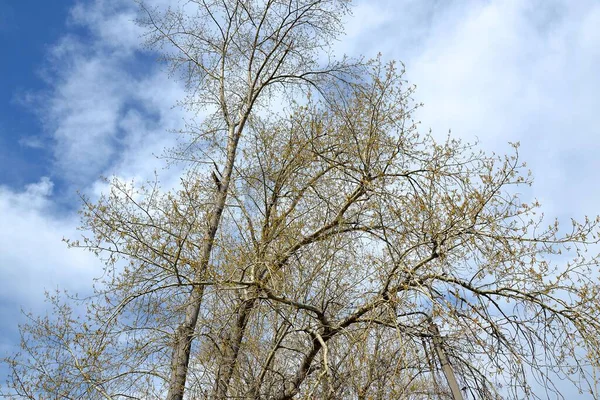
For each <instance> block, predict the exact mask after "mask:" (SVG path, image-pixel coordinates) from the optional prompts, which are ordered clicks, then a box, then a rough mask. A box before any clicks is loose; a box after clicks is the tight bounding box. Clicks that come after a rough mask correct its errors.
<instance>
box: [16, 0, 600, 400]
mask: <svg viewBox="0 0 600 400" xmlns="http://www.w3.org/2000/svg"><path fill="white" fill-rule="evenodd" d="M348 7H349V5H348V2H347V1H342V0H285V1H284V0H260V1H259V0H218V1H206V0H196V1H186V2H184V3H182V5H181V7H180V8H169V9H166V10H160V9H152V8H149V7H146V6H144V5H143V4H142V5H141V8H140V10H141V11H140V12H141V19H140V22H141V23H142V24H144V25H145V26H146V27H147V29H148V31H147V32H148V33H147V39H148V43H149V44H150V45H152V46H156V47H158V48H161V49H162V52H163V54H164V60H165V61H166V62H167V63H168V65H170V66H171V67H172V68H173V70H174V71H176V72H178V73H180V74H181V75H180V76H181V77H182V78H183V79H185V82H186V84H187V87H188V89H189V97H188V98H186V99H183V100H182V102H183V104H184V106H187V107H190V108H191V109H194V110H204V112H205V113H206V114H207V116H206V117H205V118H203V120H202V122H201V123H199V124H195V125H194V124H190V126H188V127H187V128H186V129H185V130H186V132H187V135H186V136H184V137H185V138H186V139H185V140H184V142H182V146H181V147H180V148H177V149H173V150H172V152H171V153H170V154H171V155H172V157H173V158H174V159H176V160H178V161H180V162H183V163H185V165H187V166H188V168H187V170H186V173H185V174H184V175H183V176H182V177H181V184H180V186H179V187H178V188H177V189H175V190H163V189H162V188H161V186H160V182H159V180H158V178H157V179H156V180H155V181H151V182H145V183H143V184H139V183H127V182H123V181H121V180H118V179H114V180H111V181H110V191H109V192H108V193H106V194H105V195H104V196H102V197H101V198H99V199H88V198H85V197H84V198H83V205H82V210H81V218H82V229H83V237H82V238H80V239H77V238H74V239H73V240H69V241H68V244H69V245H70V246H73V247H81V248H85V249H88V250H90V251H92V252H94V253H96V254H97V255H98V257H100V258H102V259H103V261H104V262H105V270H104V273H103V274H102V277H101V278H100V279H99V281H98V282H97V283H96V286H95V295H94V296H92V297H90V298H86V299H70V300H67V301H65V299H64V297H63V296H61V295H55V296H51V297H50V301H51V304H52V305H53V307H54V308H53V309H54V313H53V314H51V315H50V316H46V317H36V316H31V318H30V322H29V323H28V324H27V325H24V326H23V327H22V335H23V342H22V347H23V353H22V354H20V355H16V356H14V357H13V358H11V359H10V360H8V361H9V363H10V366H11V368H12V375H11V380H10V381H9V389H8V390H10V391H7V392H6V394H7V395H8V397H11V398H29V399H46V398H87V399H96V398H98V399H121V398H139V399H149V398H164V397H166V398H168V399H169V400H174V399H183V398H190V399H192V398H212V399H226V398H244V399H246V398H248V399H267V398H268V399H292V398H297V399H309V398H322V399H339V398H348V399H421V398H439V399H442V398H451V399H458V398H477V399H479V398H484V399H498V398H514V399H520V398H537V397H540V393H539V392H536V391H535V390H533V389H534V388H533V386H535V385H541V386H542V387H544V388H545V389H546V390H548V391H553V392H556V393H560V391H561V386H560V385H563V383H561V384H560V385H559V384H557V378H560V379H564V380H566V381H570V382H571V383H572V384H574V385H576V386H577V387H579V388H580V389H581V390H583V391H587V392H589V393H592V395H593V396H594V397H595V398H596V397H598V396H599V394H598V392H597V389H596V380H595V373H597V371H598V367H599V362H600V343H599V341H600V296H599V289H600V282H599V280H598V255H596V254H593V253H592V252H590V253H588V252H587V250H588V248H590V249H592V250H593V245H594V244H597V242H598V236H597V235H598V227H599V223H600V219H599V218H594V219H588V218H584V219H583V220H582V221H580V222H577V221H575V220H572V221H571V225H570V226H569V228H568V229H564V228H563V227H562V226H560V225H559V223H558V221H552V222H551V223H549V222H548V219H547V218H544V216H543V215H542V214H540V213H539V212H538V211H539V209H540V207H541V206H540V204H539V203H537V201H530V202H525V199H523V196H522V195H520V194H519V193H520V189H519V188H520V187H522V186H529V185H531V183H532V179H531V176H530V174H529V173H528V171H527V170H526V169H525V168H524V167H525V166H524V164H523V163H522V162H521V161H520V160H519V154H518V147H519V146H518V144H514V145H513V152H512V153H511V154H508V155H506V156H497V155H488V154H486V153H484V152H482V151H480V150H478V148H477V145H476V144H468V143H463V142H462V141H460V140H458V139H456V138H453V137H451V136H448V137H447V139H445V140H442V141H439V140H436V139H435V138H434V137H433V135H432V134H431V133H423V132H421V131H420V129H419V126H418V124H417V123H416V122H415V121H414V120H413V113H414V111H415V109H416V108H417V107H418V106H419V104H418V103H416V102H415V101H414V99H413V95H414V87H412V86H410V85H409V84H408V83H407V82H406V81H405V79H404V77H403V74H404V70H403V66H402V65H399V64H397V63H384V62H382V61H381V59H375V60H351V59H346V58H343V59H341V60H337V61H336V59H335V58H333V56H331V55H330V54H329V52H328V49H329V44H330V43H331V41H332V40H333V39H335V37H336V35H337V34H338V33H339V32H340V31H341V29H342V26H341V18H342V16H343V15H344V13H346V12H347V11H348ZM276 106H277V107H276ZM465 114H466V115H465V118H468V113H467V111H465ZM82 305H83V306H85V307H84V308H85V312H81V306H82Z"/></svg>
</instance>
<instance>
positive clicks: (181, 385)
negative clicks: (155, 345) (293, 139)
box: [167, 121, 245, 400]
mask: <svg viewBox="0 0 600 400" xmlns="http://www.w3.org/2000/svg"><path fill="white" fill-rule="evenodd" d="M244 122H245V121H244ZM243 126H244V124H243V123H240V124H239V125H238V128H237V130H236V129H235V126H233V125H232V126H231V127H230V128H229V130H228V135H227V136H228V143H227V160H226V162H225V168H224V169H223V180H222V181H221V182H220V184H217V191H216V193H215V204H214V206H213V209H212V211H211V213H210V214H209V216H208V218H209V225H208V229H207V231H206V234H205V236H204V243H203V246H202V254H201V258H200V263H199V266H198V269H197V270H196V273H195V276H194V281H195V283H200V282H201V281H202V280H203V279H204V276H205V273H206V269H207V267H208V263H209V260H210V255H211V252H212V248H213V244H214V240H215V236H216V234H217V230H218V228H219V223H220V221H221V215H222V214H223V210H224V208H225V201H226V200H227V193H228V190H229V182H230V181H231V174H232V172H233V165H234V162H235V156H236V150H237V145H238V142H239V139H240V135H241V132H242V129H243ZM203 295H204V287H203V286H201V285H200V284H198V285H197V286H194V288H193V289H192V292H191V294H190V297H189V298H188V301H187V302H186V306H185V317H184V320H183V322H182V323H181V325H180V326H179V327H178V328H177V330H176V331H175V343H174V346H173V347H174V348H173V356H172V359H171V377H170V379H169V392H168V394H167V400H183V393H184V391H185V382H186V380H187V372H188V365H189V361H190V354H191V349H192V342H193V340H194V334H195V332H196V323H197V322H198V314H199V313H200V307H201V306H202V297H203Z"/></svg>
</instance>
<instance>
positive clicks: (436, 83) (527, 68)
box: [0, 0, 600, 353]
mask: <svg viewBox="0 0 600 400" xmlns="http://www.w3.org/2000/svg"><path fill="white" fill-rule="evenodd" d="M166 1H167V0H152V1H150V3H165V2H166ZM134 18H135V8H134V4H133V1H131V0H80V1H70V0H60V1H42V0H0V46H1V49H2V53H1V54H2V62H0V77H2V78H0V276H1V278H0V321H2V323H1V324H0V353H3V352H7V351H10V350H11V349H13V348H14V346H15V345H16V344H17V343H18V339H17V331H16V323H17V322H18V321H21V320H22V317H21V316H20V309H21V308H24V309H25V310H34V311H40V310H43V291H44V289H53V288H56V287H61V288H65V289H70V290H74V291H86V290H88V289H89V287H90V284H91V279H92V277H94V276H98V275H100V273H101V270H100V264H99V262H98V261H97V260H95V259H94V258H93V257H92V256H91V255H89V254H87V253H82V252H80V251H77V250H67V249H66V248H65V246H64V244H63V243H61V239H62V238H63V237H75V236H77V231H76V227H77V224H78V217H77V215H76V209H77V206H78V203H77V196H76V195H75V192H76V190H80V191H81V192H83V193H87V194H90V195H92V196H94V195H97V194H98V193H101V192H102V190H104V188H105V186H104V184H103V183H102V182H101V180H100V179H99V177H100V176H101V175H104V176H110V175H112V174H116V175H118V176H120V177H122V178H125V179H137V180H144V179H147V178H151V177H152V175H153V174H154V171H155V170H157V171H158V173H159V175H160V178H161V180H162V181H163V183H164V185H165V186H167V187H168V186H170V185H171V184H174V183H173V182H176V181H177V174H178V171H177V170H176V169H168V170H165V169H163V166H164V165H163V163H162V162H161V161H160V160H158V159H157V158H156V157H154V156H153V154H160V153H161V150H162V149H163V148H164V147H168V146H170V145H172V144H173V143H174V135H172V134H169V133H168V132H167V131H168V130H170V129H176V128H178V127H181V126H182V121H183V119H184V118H185V117H188V118H189V117H190V115H186V114H185V113H184V112H183V111H182V110H180V109H177V108H173V105H174V104H175V102H176V101H177V99H179V98H181V97H182V96H183V90H182V88H181V85H180V84H179V83H177V82H175V81H173V80H170V79H169V78H168V77H167V76H166V74H165V72H164V71H163V70H162V69H161V68H160V66H159V65H158V64H157V63H155V62H154V59H155V58H156V57H155V55H153V54H149V53H147V52H145V50H144V49H143V47H142V46H141V40H140V34H141V32H140V30H139V29H138V28H137V27H136V26H135V24H134V23H133V19H134ZM598 26H600V3H598V2H597V1H595V0H578V1H572V0H530V1H518V0H502V1H493V2H491V1H485V0H463V1H458V0H457V1H435V0H356V1H355V9H354V17H352V18H350V19H349V20H348V23H347V34H346V36H345V37H343V38H342V39H341V41H340V42H339V43H337V44H336V51H337V52H338V53H339V54H342V53H347V54H350V55H358V54H365V55H366V56H368V57H373V56H375V55H376V54H377V53H378V52H382V53H383V55H384V58H386V59H398V60H402V61H403V62H404V63H405V64H406V67H407V75H406V76H407V78H408V79H409V81H410V82H411V83H414V84H416V85H417V93H416V99H417V100H418V101H422V102H424V103H425V107H424V108H422V109H421V110H420V111H419V113H418V119H420V120H421V121H422V129H423V130H427V129H429V128H432V129H433V131H434V134H436V135H439V136H440V137H443V136H445V135H446V133H447V132H448V130H449V129H452V133H453V135H455V136H458V137H462V138H464V139H466V140H474V139H478V140H479V141H480V144H481V146H482V147H483V148H484V149H486V150H487V151H496V152H500V153H501V152H504V151H507V150H508V146H507V142H509V141H520V142H521V145H522V146H521V154H522V157H523V159H524V160H526V161H527V162H528V166H529V167H530V168H531V169H532V171H533V173H534V176H535V178H536V183H535V184H534V187H533V189H532V192H531V193H528V194H527V196H530V195H532V194H533V195H535V196H536V197H537V198H538V199H539V200H540V201H541V202H542V203H543V204H544V211H545V212H546V214H548V215H550V216H557V217H559V218H560V219H562V220H565V221H566V222H567V223H568V221H569V220H568V218H570V217H575V218H580V217H582V216H583V215H585V214H588V215H595V214H598V213H599V212H600V201H599V200H598V199H599V198H600V178H599V175H598V170H600V157H598V153H599V152H600V112H599V111H600V96H599V95H598V93H600V74H598V72H597V71H598V66H599V65H600V29H598V28H597V27H598Z"/></svg>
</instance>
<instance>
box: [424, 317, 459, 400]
mask: <svg viewBox="0 0 600 400" xmlns="http://www.w3.org/2000/svg"><path fill="white" fill-rule="evenodd" d="M429 330H430V331H431V333H432V334H433V338H432V339H433V347H434V348H435V352H436V354H437V356H438V358H439V359H440V364H441V365H442V372H443V373H444V376H445V377H446V380H447V381H448V386H450V391H451V392H452V398H453V399H454V400H463V395H462V393H461V391H460V386H458V381H457V380H456V375H454V370H453V369H452V365H450V360H449V359H448V356H447V355H446V351H445V350H444V346H443V344H444V343H443V340H442V336H441V335H440V331H439V329H438V327H437V325H436V324H435V323H433V321H430V323H429Z"/></svg>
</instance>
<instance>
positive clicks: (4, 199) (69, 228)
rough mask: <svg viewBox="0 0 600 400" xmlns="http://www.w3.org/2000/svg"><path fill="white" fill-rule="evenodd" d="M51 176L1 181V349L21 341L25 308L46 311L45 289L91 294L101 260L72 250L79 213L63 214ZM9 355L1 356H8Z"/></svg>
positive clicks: (10, 347) (76, 234) (13, 345)
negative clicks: (15, 185)
mask: <svg viewBox="0 0 600 400" xmlns="http://www.w3.org/2000/svg"><path fill="white" fill-rule="evenodd" d="M52 187H53V183H52V182H51V181H50V180H49V179H48V178H42V179H41V180H40V181H39V182H36V183H33V184H30V185H28V186H26V187H25V188H24V190H22V191H14V190H11V189H9V188H7V187H4V186H0V215H1V216H2V217H1V219H0V275H1V276H2V279H0V319H2V321H4V323H3V324H2V325H1V328H0V332H1V334H0V338H1V339H0V350H1V351H2V352H4V351H14V350H15V349H14V347H15V346H17V345H18V333H17V323H18V322H21V321H23V320H24V317H23V315H22V314H21V309H23V311H34V312H36V313H41V312H43V310H44V303H43V302H44V291H46V290H48V291H53V290H55V289H57V288H59V287H60V288H61V290H62V289H68V290H69V291H71V292H79V293H87V292H89V291H90V289H91V288H90V284H91V281H92V278H93V277H94V276H97V275H99V271H101V269H100V262H99V261H98V260H97V259H96V257H94V256H93V255H92V254H91V253H88V252H84V251H81V250H75V249H67V246H66V245H65V244H64V243H61V241H62V238H63V236H70V237H77V236H78V232H77V231H76V226H77V225H78V219H77V216H76V215H66V216H59V215H57V213H56V210H55V208H54V204H53V201H52V197H51V196H52ZM4 355H5V354H2V355H0V357H1V356H4Z"/></svg>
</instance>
